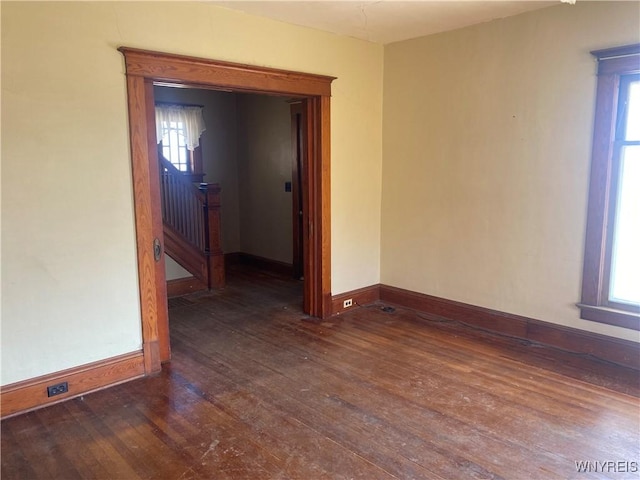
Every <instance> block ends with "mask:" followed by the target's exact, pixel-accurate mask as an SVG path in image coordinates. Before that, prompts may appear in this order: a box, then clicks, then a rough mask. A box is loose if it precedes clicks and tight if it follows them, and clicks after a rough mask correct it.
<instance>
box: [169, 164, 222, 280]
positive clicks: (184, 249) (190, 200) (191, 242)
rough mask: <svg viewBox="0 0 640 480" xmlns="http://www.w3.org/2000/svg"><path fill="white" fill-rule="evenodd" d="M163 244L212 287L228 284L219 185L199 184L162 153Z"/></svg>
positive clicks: (195, 274) (181, 262) (184, 266)
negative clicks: (221, 243) (221, 236)
mask: <svg viewBox="0 0 640 480" xmlns="http://www.w3.org/2000/svg"><path fill="white" fill-rule="evenodd" d="M158 158H159V163H160V198H161V201H162V223H163V229H164V248H165V252H166V253H167V255H169V256H170V257H171V258H173V259H174V260H175V261H176V262H177V263H178V264H179V265H180V266H181V267H182V268H184V269H185V270H187V271H188V272H189V273H191V274H192V275H193V276H194V277H195V278H197V279H198V280H199V281H201V282H202V283H203V284H204V285H206V286H207V288H209V289H214V288H222V287H224V285H225V272H224V256H223V253H222V249H221V248H220V186H219V185H218V184H206V183H201V184H200V186H199V187H196V186H195V185H194V184H193V183H191V182H190V181H189V180H188V179H187V178H185V176H184V174H183V173H182V172H181V171H180V170H178V169H177V168H176V167H175V166H174V165H173V164H172V163H171V162H170V161H169V160H167V159H166V158H164V157H163V156H162V155H160V154H159V157H158Z"/></svg>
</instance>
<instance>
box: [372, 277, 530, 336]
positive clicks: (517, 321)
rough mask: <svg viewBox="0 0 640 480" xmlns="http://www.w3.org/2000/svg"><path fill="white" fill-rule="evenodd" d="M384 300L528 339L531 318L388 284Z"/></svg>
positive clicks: (383, 287)
mask: <svg viewBox="0 0 640 480" xmlns="http://www.w3.org/2000/svg"><path fill="white" fill-rule="evenodd" d="M380 300H381V301H382V302H388V303H393V304H396V305H402V306H403V307H407V308H412V309H414V310H419V311H421V312H425V313H429V314H431V315H437V316H439V317H444V318H447V319H449V320H456V321H458V322H462V323H466V324H468V325H474V326H476V327H480V328H484V329H486V330H491V331H494V332H499V333H503V334H505V335H510V336H512V337H519V338H527V321H528V320H529V319H528V318H526V317H521V316H518V315H511V314H508V313H503V312H499V311H496V310H490V309H488V308H482V307H477V306H475V305H468V304H465V303H460V302H456V301H454V300H447V299H444V298H439V297H434V296H432V295H426V294H424V293H417V292H412V291H410V290H404V289H401V288H397V287H389V286H387V285H382V286H381V287H380Z"/></svg>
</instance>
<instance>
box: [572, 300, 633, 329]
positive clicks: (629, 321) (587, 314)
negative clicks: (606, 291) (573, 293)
mask: <svg viewBox="0 0 640 480" xmlns="http://www.w3.org/2000/svg"><path fill="white" fill-rule="evenodd" d="M576 305H577V306H578V308H580V318H582V319H584V320H591V321H593V322H599V323H606V324H608V325H615V326H617V327H623V328H629V329H631V330H640V313H636V312H628V311H626V310H618V309H615V308H609V307H603V306H596V305H586V304H584V303H577V304H576Z"/></svg>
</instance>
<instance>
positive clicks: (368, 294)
mask: <svg viewBox="0 0 640 480" xmlns="http://www.w3.org/2000/svg"><path fill="white" fill-rule="evenodd" d="M350 298H351V299H352V300H353V306H352V307H347V308H344V306H343V304H344V301H345V300H348V299H350ZM378 300H380V285H371V286H370V287H364V288H358V289H356V290H351V291H349V292H345V293H340V294H338V295H334V296H333V297H331V312H332V314H333V315H338V314H340V313H342V312H346V311H347V310H352V309H354V308H358V307H360V306H362V305H369V304H371V303H375V302H377V301H378Z"/></svg>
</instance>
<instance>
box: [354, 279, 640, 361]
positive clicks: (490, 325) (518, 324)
mask: <svg viewBox="0 0 640 480" xmlns="http://www.w3.org/2000/svg"><path fill="white" fill-rule="evenodd" d="M347 298H348V297H347ZM380 301H382V302H385V303H391V304H395V305H399V306H402V307H406V308H411V309H413V310H418V311H420V312H424V313H426V314H430V315H435V316H439V317H443V318H446V319H449V320H455V321H458V322H461V323H465V324H467V325H472V326H475V327H479V328H482V329H485V330H489V331H492V332H495V333H499V334H503V335H509V336H512V337H518V338H522V339H525V340H530V341H534V342H538V343H542V344H545V345H550V346H553V347H557V348H561V349H563V350H567V351H570V352H575V353H579V354H584V355H591V356H594V357H597V358H600V359H602V360H606V361H609V362H613V363H617V364H619V365H623V366H626V367H631V368H633V369H635V370H640V344H639V343H636V342H632V341H629V340H623V339H619V338H615V337H609V336H606V335H600V334H597V333H592V332H587V331H584V330H578V329H576V328H570V327H564V326H562V325H557V324H554V323H549V322H543V321H541V320H535V319H532V318H527V317H523V316H520V315H513V314H510V313H505V312H500V311H497V310H492V309H489V308H483V307H478V306H474V305H469V304H465V303H461V302H456V301H454V300H447V299H444V298H439V297H434V296H431V295H426V294H423V293H417V292H412V291H409V290H404V289H401V288H397V287H390V286H387V285H381V286H380Z"/></svg>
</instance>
